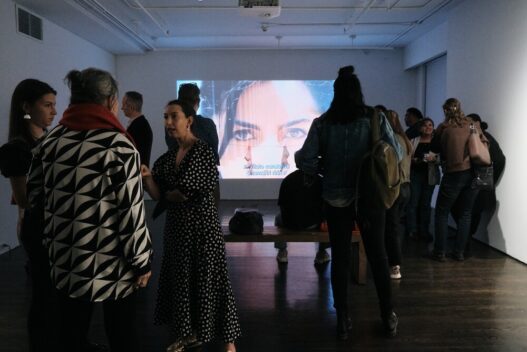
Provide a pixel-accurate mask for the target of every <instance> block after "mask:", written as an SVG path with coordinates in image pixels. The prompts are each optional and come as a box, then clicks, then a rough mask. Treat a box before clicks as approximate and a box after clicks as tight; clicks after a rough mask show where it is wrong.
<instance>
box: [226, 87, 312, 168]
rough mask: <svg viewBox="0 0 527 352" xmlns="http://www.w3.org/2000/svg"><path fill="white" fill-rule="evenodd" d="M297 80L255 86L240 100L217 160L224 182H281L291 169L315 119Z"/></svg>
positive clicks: (308, 97)
mask: <svg viewBox="0 0 527 352" xmlns="http://www.w3.org/2000/svg"><path fill="white" fill-rule="evenodd" d="M320 113H321V112H320V111H319V109H318V107H317V104H316V102H315V100H314V98H313V96H312V95H311V93H310V91H309V89H308V87H307V86H306V85H305V83H304V82H302V81H260V82H255V83H254V84H252V85H250V86H248V87H247V88H246V89H245V90H244V91H243V92H242V93H241V94H240V96H239V98H238V101H237V104H236V109H235V113H234V121H233V127H232V133H231V135H232V136H231V138H230V140H229V143H228V145H227V147H226V149H225V152H224V153H223V155H222V157H221V161H220V165H221V166H220V167H221V173H222V176H223V177H224V178H245V177H255V178H258V177H265V178H273V177H276V178H281V177H283V176H284V175H286V174H288V173H289V172H291V171H292V169H293V170H294V169H295V167H294V153H295V152H296V151H297V150H298V149H300V148H301V147H302V144H303V142H304V140H305V137H306V135H307V133H308V130H309V127H310V126H311V122H312V120H313V119H314V118H315V117H317V116H319V115H320Z"/></svg>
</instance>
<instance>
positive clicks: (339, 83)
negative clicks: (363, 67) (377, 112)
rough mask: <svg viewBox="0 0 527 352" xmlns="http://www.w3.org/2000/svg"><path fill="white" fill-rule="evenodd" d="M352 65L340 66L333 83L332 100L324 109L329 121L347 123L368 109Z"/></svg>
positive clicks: (362, 114)
mask: <svg viewBox="0 0 527 352" xmlns="http://www.w3.org/2000/svg"><path fill="white" fill-rule="evenodd" d="M354 72H355V68H354V67H353V66H345V67H342V68H340V70H339V73H338V77H337V79H336V80H335V82H334V83H333V100H332V101H331V105H330V106H329V109H328V110H327V111H326V114H325V118H326V119H327V121H328V122H330V123H347V122H351V121H353V120H354V119H356V118H359V117H362V116H364V115H365V114H366V113H367V111H368V110H369V109H368V107H367V106H366V105H365V104H364V96H363V95H362V88H361V84H360V81H359V78H358V77H357V75H355V73H354Z"/></svg>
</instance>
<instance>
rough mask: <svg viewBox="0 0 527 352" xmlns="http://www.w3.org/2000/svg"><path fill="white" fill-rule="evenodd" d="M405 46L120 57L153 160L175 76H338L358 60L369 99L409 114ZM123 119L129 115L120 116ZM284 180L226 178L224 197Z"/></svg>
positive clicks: (271, 195) (270, 195) (411, 84)
mask: <svg viewBox="0 0 527 352" xmlns="http://www.w3.org/2000/svg"><path fill="white" fill-rule="evenodd" d="M403 58H404V56H403V51H402V50H376V51H374V50H369V51H362V50H226V51H221V50H212V51H198V50H194V51H172V52H153V53H148V54H145V55H128V56H118V57H117V78H118V80H119V86H120V90H121V91H122V92H124V91H127V90H137V91H139V92H141V93H143V99H144V106H143V112H144V114H145V116H146V117H147V119H148V120H149V121H150V124H151V126H152V130H153V131H154V145H153V148H152V160H155V159H156V158H157V157H159V156H160V155H161V154H162V153H164V152H165V151H166V145H165V140H164V127H163V118H162V116H163V108H164V106H165V104H166V103H167V102H168V101H169V100H171V99H174V98H176V96H177V90H176V80H187V79H194V80H334V79H335V78H336V76H337V71H338V69H339V68H340V67H341V66H346V65H354V66H355V70H356V73H357V75H358V77H359V79H360V80H361V82H362V87H363V92H364V96H365V100H366V103H367V104H370V105H376V104H384V105H386V106H388V107H390V108H392V109H394V110H396V111H398V112H399V113H404V111H405V109H406V108H407V107H409V106H413V105H415V101H416V94H417V89H416V74H415V72H413V71H412V70H408V71H404V70H403ZM121 120H122V121H123V122H125V121H124V119H123V118H122V116H121ZM279 185H280V180H276V179H275V180H222V182H221V197H222V199H276V198H278V188H279Z"/></svg>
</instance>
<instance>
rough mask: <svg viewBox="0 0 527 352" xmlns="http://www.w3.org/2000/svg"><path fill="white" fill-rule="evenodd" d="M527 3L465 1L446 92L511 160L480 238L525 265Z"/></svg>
mask: <svg viewBox="0 0 527 352" xmlns="http://www.w3.org/2000/svg"><path fill="white" fill-rule="evenodd" d="M525 14H527V1H513V0H508V1H493V0H478V1H465V2H464V3H462V4H461V5H460V6H458V7H457V8H455V9H454V10H453V11H452V12H451V15H450V19H449V26H448V60H447V92H448V94H449V95H450V96H455V97H458V98H460V100H461V102H462V104H463V105H462V107H463V109H464V111H466V112H477V113H479V114H480V115H481V117H482V119H483V120H484V121H487V122H488V124H489V129H488V132H490V133H491V134H492V135H493V136H494V137H495V138H496V139H497V140H498V142H499V143H500V146H501V148H502V150H503V152H504V154H505V156H506V158H507V163H506V167H505V172H504V174H503V177H502V180H501V183H500V184H499V185H498V187H497V198H498V207H497V210H496V213H495V215H494V217H493V218H492V219H491V221H490V224H489V227H488V232H486V233H479V238H480V239H482V240H483V241H486V242H488V243H489V244H490V245H491V246H493V247H495V248H497V249H499V250H501V251H503V252H505V253H507V254H509V255H511V256H512V257H515V258H517V259H519V260H521V261H523V262H524V263H527V250H526V249H527V236H526V235H525V231H526V229H527V216H526V209H527V207H526V206H525V201H526V200H527V183H525V175H526V171H527V163H526V160H527V158H526V156H525V152H526V151H527V137H526V136H527V133H526V132H525V131H526V128H525V126H526V123H525V121H526V120H525V116H526V114H527V41H526V38H527V21H526V20H525Z"/></svg>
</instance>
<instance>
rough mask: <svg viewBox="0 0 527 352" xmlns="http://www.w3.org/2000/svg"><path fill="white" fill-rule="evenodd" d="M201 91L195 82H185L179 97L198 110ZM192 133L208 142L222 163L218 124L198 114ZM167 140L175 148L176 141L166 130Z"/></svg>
mask: <svg viewBox="0 0 527 352" xmlns="http://www.w3.org/2000/svg"><path fill="white" fill-rule="evenodd" d="M200 93H201V91H200V90H199V87H198V86H197V85H196V84H195V83H185V84H182V85H181V86H180V87H179V90H178V99H179V100H183V101H186V102H187V103H189V104H190V105H192V107H193V108H194V110H196V112H197V111H198V109H199V103H200V101H201V99H200V97H199V95H200ZM190 128H191V129H192V133H193V134H194V135H195V136H196V137H198V138H199V139H201V140H202V141H204V142H205V143H207V144H208V145H209V146H210V147H211V148H212V151H213V152H214V156H215V157H216V164H217V165H219V164H220V158H219V155H218V144H219V140H218V132H217V130H216V125H215V124H214V121H212V120H211V119H209V118H207V117H203V116H201V115H197V114H196V117H195V118H194V122H193V123H192V125H191V127H190ZM165 141H166V144H167V146H168V148H169V149H173V148H174V147H175V146H176V144H177V143H176V141H175V140H174V139H172V138H170V137H169V136H168V134H167V133H166V132H165Z"/></svg>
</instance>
